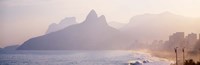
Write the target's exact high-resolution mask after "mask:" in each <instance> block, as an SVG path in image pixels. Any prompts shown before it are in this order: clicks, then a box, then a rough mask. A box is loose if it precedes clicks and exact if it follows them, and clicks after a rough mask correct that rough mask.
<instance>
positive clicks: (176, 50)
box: [174, 47, 178, 65]
mask: <svg viewBox="0 0 200 65" xmlns="http://www.w3.org/2000/svg"><path fill="white" fill-rule="evenodd" d="M177 49H178V47H176V48H174V50H175V53H176V65H178V58H177Z"/></svg>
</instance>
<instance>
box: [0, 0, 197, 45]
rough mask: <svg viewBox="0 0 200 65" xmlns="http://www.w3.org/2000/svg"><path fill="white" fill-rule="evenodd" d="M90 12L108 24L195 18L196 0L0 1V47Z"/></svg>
mask: <svg viewBox="0 0 200 65" xmlns="http://www.w3.org/2000/svg"><path fill="white" fill-rule="evenodd" d="M91 9H94V10H95V11H96V12H97V14H98V15H105V16H106V18H107V21H108V22H111V21H115V22H121V23H128V22H129V20H130V18H131V17H133V16H136V15H140V14H144V13H155V14H157V13H161V12H165V11H169V12H172V13H175V14H178V15H183V16H186V17H194V18H198V17H200V0H0V47H4V46H7V45H13V44H22V43H23V42H24V41H26V40H27V39H29V38H32V37H36V36H39V35H43V34H44V32H46V30H47V28H48V26H49V24H51V23H58V22H59V21H60V20H62V19H63V18H65V17H76V18H77V21H78V22H82V21H83V20H84V19H85V17H86V16H87V14H88V12H89V11H90V10H91Z"/></svg>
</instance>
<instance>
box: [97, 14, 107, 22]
mask: <svg viewBox="0 0 200 65" xmlns="http://www.w3.org/2000/svg"><path fill="white" fill-rule="evenodd" d="M98 21H99V22H102V23H104V24H107V22H106V17H105V16H104V15H101V16H100V17H99V19H98Z"/></svg>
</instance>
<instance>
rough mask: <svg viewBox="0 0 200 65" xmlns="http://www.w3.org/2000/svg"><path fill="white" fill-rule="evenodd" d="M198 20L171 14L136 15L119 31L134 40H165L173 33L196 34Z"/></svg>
mask: <svg viewBox="0 0 200 65" xmlns="http://www.w3.org/2000/svg"><path fill="white" fill-rule="evenodd" d="M197 24H199V23H198V20H195V19H193V18H189V17H184V16H181V15H176V14H173V13H171V12H163V13H160V14H143V15H137V16H134V17H132V18H131V19H130V22H129V23H128V24H127V25H125V26H124V27H123V28H121V29H120V30H121V31H123V32H124V34H127V35H130V36H132V39H135V40H166V39H167V38H168V36H169V35H170V34H171V33H174V32H188V31H190V32H197V30H198V29H197V28H195V26H198V25H197Z"/></svg>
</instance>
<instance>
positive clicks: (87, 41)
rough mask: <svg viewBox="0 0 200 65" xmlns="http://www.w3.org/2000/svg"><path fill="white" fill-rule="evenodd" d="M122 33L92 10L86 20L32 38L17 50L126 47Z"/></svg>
mask: <svg viewBox="0 0 200 65" xmlns="http://www.w3.org/2000/svg"><path fill="white" fill-rule="evenodd" d="M120 37H121V33H120V31H118V30H117V29H115V28H112V27H110V26H108V24H107V22H106V19H105V16H104V15H102V16H100V17H98V16H97V14H96V12H95V11H94V10H91V11H90V13H89V14H88V16H87V17H86V19H85V21H84V22H82V23H79V24H75V25H71V26H68V27H66V28H64V29H62V30H59V31H56V32H52V33H49V34H46V35H43V36H39V37H35V38H31V39H29V40H27V41H26V42H24V43H23V44H22V45H21V46H20V47H19V48H18V49H17V50H78V49H79V50H102V49H125V48H126V46H127V45H125V44H123V43H122V41H121V40H120V39H121V38H122V37H121V38H120Z"/></svg>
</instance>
